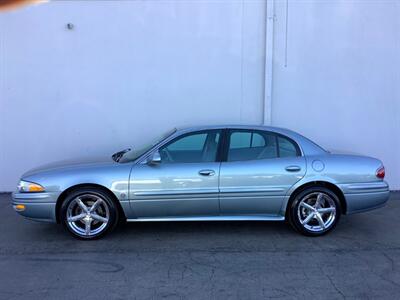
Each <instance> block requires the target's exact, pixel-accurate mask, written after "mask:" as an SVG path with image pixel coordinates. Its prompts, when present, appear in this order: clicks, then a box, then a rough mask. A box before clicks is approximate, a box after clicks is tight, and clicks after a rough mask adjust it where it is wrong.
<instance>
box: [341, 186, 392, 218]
mask: <svg viewBox="0 0 400 300" xmlns="http://www.w3.org/2000/svg"><path fill="white" fill-rule="evenodd" d="M340 188H341V189H342V191H343V193H344V197H345V199H346V204H347V211H346V213H347V214H354V213H359V212H364V211H368V210H372V209H376V208H379V207H382V206H384V205H385V204H386V202H387V201H388V200H389V196H390V191H389V185H388V184H387V183H386V182H385V181H380V182H370V183H354V184H343V185H340Z"/></svg>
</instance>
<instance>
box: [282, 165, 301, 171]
mask: <svg viewBox="0 0 400 300" xmlns="http://www.w3.org/2000/svg"><path fill="white" fill-rule="evenodd" d="M285 170H286V171H288V172H299V171H300V170H301V168H300V167H299V166H287V167H286V168H285Z"/></svg>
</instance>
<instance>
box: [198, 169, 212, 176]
mask: <svg viewBox="0 0 400 300" xmlns="http://www.w3.org/2000/svg"><path fill="white" fill-rule="evenodd" d="M214 174H215V171H214V170H200V171H199V175H201V176H213V175H214Z"/></svg>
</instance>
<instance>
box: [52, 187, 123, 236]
mask: <svg viewBox="0 0 400 300" xmlns="http://www.w3.org/2000/svg"><path fill="white" fill-rule="evenodd" d="M60 220H61V221H62V224H63V226H64V227H65V228H66V229H67V230H68V231H69V232H70V233H71V234H72V235H73V236H75V237H77V238H80V239H96V238H99V237H102V236H103V235H105V234H106V233H107V232H108V231H110V230H111V229H113V228H114V227H115V225H116V224H117V221H118V209H117V208H116V206H115V203H114V201H113V200H112V199H111V197H110V196H109V195H108V194H107V193H105V192H104V191H102V190H96V189H80V190H77V191H74V192H72V193H70V194H69V195H68V196H67V197H66V198H65V200H64V202H63V203H62V206H61V210H60Z"/></svg>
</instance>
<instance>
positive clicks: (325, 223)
mask: <svg viewBox="0 0 400 300" xmlns="http://www.w3.org/2000/svg"><path fill="white" fill-rule="evenodd" d="M340 215H341V207H340V201H339V199H338V197H337V196H336V194H335V193H334V192H332V191H331V190H329V189H327V188H325V187H311V188H307V189H305V190H304V191H302V192H300V193H299V194H298V195H297V196H296V197H295V198H294V199H293V201H292V202H291V205H290V208H289V221H290V223H291V225H292V226H293V227H294V228H295V229H296V230H297V231H299V232H300V233H302V234H304V235H308V236H320V235H323V234H326V233H327V232H329V231H331V230H332V229H333V228H334V227H335V226H336V224H337V223H338V221H339V219H340Z"/></svg>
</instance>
